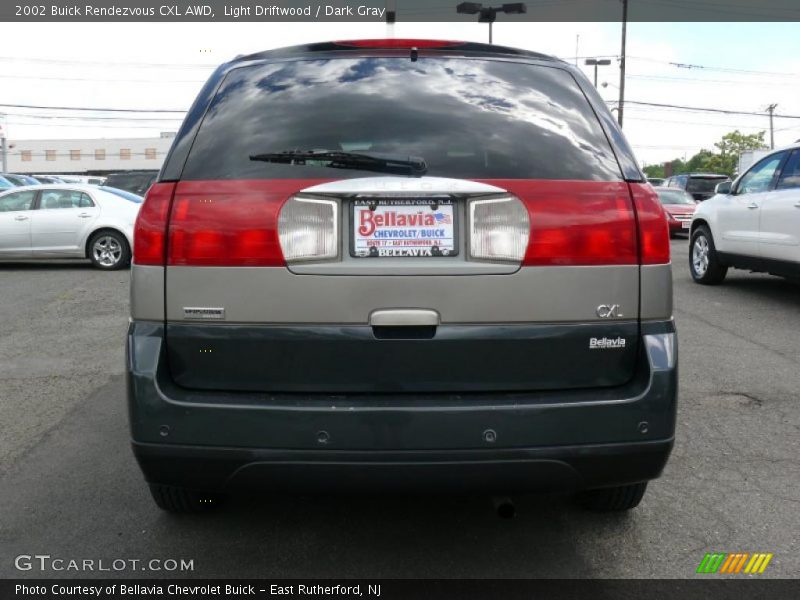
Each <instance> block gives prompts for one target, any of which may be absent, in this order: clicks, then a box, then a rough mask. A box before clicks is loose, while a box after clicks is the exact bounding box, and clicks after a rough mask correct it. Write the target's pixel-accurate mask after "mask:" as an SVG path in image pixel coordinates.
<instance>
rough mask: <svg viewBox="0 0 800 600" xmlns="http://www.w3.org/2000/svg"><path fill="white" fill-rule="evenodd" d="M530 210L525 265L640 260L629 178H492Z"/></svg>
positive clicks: (628, 263)
mask: <svg viewBox="0 0 800 600" xmlns="http://www.w3.org/2000/svg"><path fill="white" fill-rule="evenodd" d="M487 183H491V184H493V185H496V186H498V187H502V188H504V189H506V190H508V191H509V192H511V193H513V194H514V195H516V196H517V197H518V198H520V199H521V200H522V201H523V202H524V203H525V206H526V207H527V209H528V215H529V218H530V223H531V235H530V239H529V240H528V249H527V252H526V253H525V258H524V259H523V261H522V264H523V265H525V266H545V265H550V266H557V265H566V266H581V265H585V266H598V265H635V264H638V258H639V254H638V249H637V243H636V218H635V214H634V211H633V206H632V204H631V199H630V194H629V192H628V187H627V184H625V183H624V182H598V181H553V180H491V181H487Z"/></svg>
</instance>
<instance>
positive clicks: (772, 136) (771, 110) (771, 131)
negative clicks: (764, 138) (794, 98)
mask: <svg viewBox="0 0 800 600" xmlns="http://www.w3.org/2000/svg"><path fill="white" fill-rule="evenodd" d="M776 108H778V105H777V104H770V105H769V106H768V107H767V112H768V113H769V147H770V150H772V149H774V148H775V129H774V128H773V126H772V118H773V116H774V114H775V109H776Z"/></svg>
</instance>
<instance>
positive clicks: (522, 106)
mask: <svg viewBox="0 0 800 600" xmlns="http://www.w3.org/2000/svg"><path fill="white" fill-rule="evenodd" d="M284 150H327V151H348V152H365V153H378V154H399V155H406V156H421V157H423V158H425V160H426V162H427V164H428V173H427V174H428V175H429V176H438V177H455V178H469V179H483V178H485V179H493V178H497V179H500V178H508V179H564V180H567V179H573V180H598V181H619V180H621V179H622V176H621V174H620V168H619V165H618V163H617V161H616V157H615V156H614V153H613V151H612V149H611V147H610V145H609V142H608V140H607V138H606V137H605V134H604V133H603V130H602V129H601V127H600V124H599V122H598V119H597V117H596V115H595V114H594V112H593V109H592V108H591V106H590V105H589V102H588V101H587V99H586V97H585V96H584V95H583V93H582V91H581V89H580V88H579V86H578V84H577V83H576V81H575V80H574V79H573V77H572V75H571V74H570V73H568V72H567V71H565V70H562V69H559V68H555V67H547V66H539V65H533V64H524V63H513V62H503V61H495V60H477V59H457V58H430V57H424V58H420V60H419V61H417V62H411V61H410V60H409V59H408V58H401V57H398V58H385V57H380V58H377V57H364V58H347V59H325V60H296V61H289V62H282V63H275V64H262V65H255V66H252V65H251V66H245V67H239V68H236V69H234V70H232V71H231V72H230V73H228V75H227V76H226V77H225V79H224V81H223V82H222V84H221V86H220V89H219V91H218V92H217V95H216V97H215V98H214V99H213V100H212V102H211V104H210V106H209V108H208V110H207V112H206V116H205V117H204V119H203V122H202V123H201V125H200V128H199V130H198V133H197V136H196V139H195V141H194V144H193V145H192V149H191V152H190V153H189V156H188V159H187V162H186V165H185V167H184V172H183V175H182V179H195V180H202V179H253V178H255V179H259V178H281V179H283V178H303V179H305V178H329V177H334V178H344V177H363V176H365V175H366V174H367V173H366V172H365V171H358V170H344V169H332V168H326V167H325V166H324V164H323V163H321V164H317V165H305V166H296V165H291V164H273V163H265V162H258V161H252V160H250V158H249V157H250V155H253V154H261V153H268V152H280V151H284ZM371 174H374V173H371Z"/></svg>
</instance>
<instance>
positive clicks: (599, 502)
mask: <svg viewBox="0 0 800 600" xmlns="http://www.w3.org/2000/svg"><path fill="white" fill-rule="evenodd" d="M646 490H647V482H646V481H644V482H642V483H634V484H631V485H622V486H619V487H611V488H603V489H599V490H588V491H586V492H581V494H580V496H579V497H578V500H579V501H580V503H581V505H582V506H583V507H584V508H587V509H589V510H602V511H620V510H630V509H632V508H636V507H637V506H639V503H640V502H641V501H642V498H643V497H644V493H645V491H646Z"/></svg>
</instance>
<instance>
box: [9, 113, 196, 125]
mask: <svg viewBox="0 0 800 600" xmlns="http://www.w3.org/2000/svg"><path fill="white" fill-rule="evenodd" d="M5 114H7V115H8V116H10V117H12V116H13V117H26V118H30V119H39V120H53V119H59V120H71V121H129V122H161V121H163V122H168V123H178V122H180V121H183V117H98V116H94V115H90V116H87V117H82V116H78V115H42V114H29V113H17V112H10V113H5Z"/></svg>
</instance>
